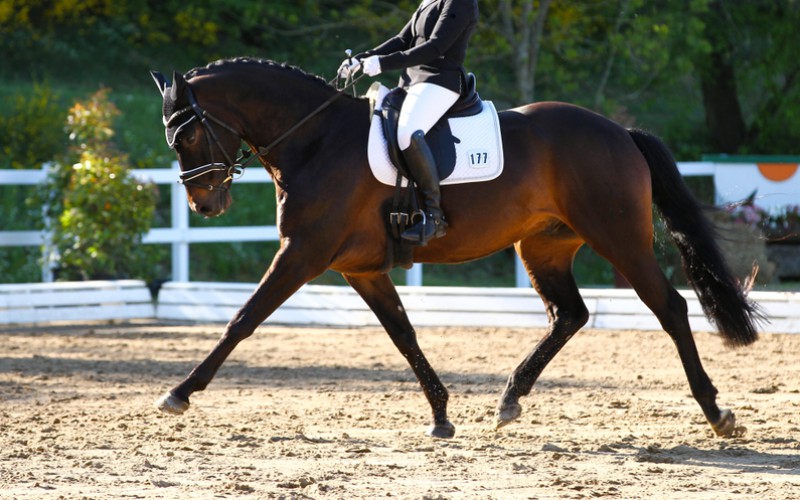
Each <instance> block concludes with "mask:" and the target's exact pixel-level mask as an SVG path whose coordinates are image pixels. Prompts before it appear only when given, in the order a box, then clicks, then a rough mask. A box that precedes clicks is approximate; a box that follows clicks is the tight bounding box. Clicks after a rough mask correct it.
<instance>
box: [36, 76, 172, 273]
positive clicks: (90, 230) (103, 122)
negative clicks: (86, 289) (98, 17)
mask: <svg viewBox="0 0 800 500" xmlns="http://www.w3.org/2000/svg"><path fill="white" fill-rule="evenodd" d="M118 114H119V112H118V111H117V108H116V107H115V106H114V105H113V104H112V103H111V102H110V101H109V99H108V89H101V90H99V91H98V92H96V93H95V94H94V95H92V96H91V97H90V98H89V99H88V100H87V101H86V102H77V103H76V104H75V105H74V106H73V107H72V108H71V109H70V110H69V115H68V120H67V132H68V133H69V139H70V141H71V143H72V149H71V154H70V155H69V158H70V159H71V160H72V161H66V162H62V163H58V164H56V166H55V168H54V169H53V170H52V172H51V174H50V176H49V177H48V180H47V182H46V184H45V185H44V186H43V190H42V196H41V198H42V200H40V201H43V202H44V204H45V206H46V207H47V209H46V210H45V213H46V215H47V219H46V224H49V226H50V227H49V228H50V229H51V231H52V242H53V245H54V247H55V255H53V256H52V257H51V258H52V261H53V264H54V267H55V273H56V275H57V278H58V279H67V280H74V279H109V278H145V279H147V277H148V274H150V273H152V267H153V266H152V262H153V260H154V258H155V255H154V252H153V251H152V249H147V248H146V247H145V246H144V245H142V244H141V241H142V236H143V235H144V234H146V233H147V231H149V229H150V224H151V221H152V218H153V210H154V208H155V202H156V190H155V187H154V186H151V185H148V184H143V183H140V182H138V181H137V180H136V179H134V178H133V177H132V176H131V174H130V166H129V165H130V162H129V160H128V157H127V155H125V154H123V153H121V152H119V151H117V150H116V149H115V148H114V147H113V144H112V142H111V139H112V138H113V136H114V131H113V128H112V124H113V120H114V119H115V118H116V117H117V115H118Z"/></svg>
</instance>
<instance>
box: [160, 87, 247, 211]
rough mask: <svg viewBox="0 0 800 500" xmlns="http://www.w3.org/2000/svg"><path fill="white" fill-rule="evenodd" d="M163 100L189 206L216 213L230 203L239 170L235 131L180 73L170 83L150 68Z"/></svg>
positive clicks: (168, 133) (170, 142)
mask: <svg viewBox="0 0 800 500" xmlns="http://www.w3.org/2000/svg"><path fill="white" fill-rule="evenodd" d="M150 74H151V75H152V76H153V80H155V82H156V85H157V86H158V90H159V91H160V92H161V97H162V99H163V101H164V103H163V121H164V127H165V128H166V136H167V145H168V146H169V147H170V148H171V149H174V150H175V153H176V154H177V156H178V162H179V163H180V167H181V174H180V181H179V182H181V183H182V184H183V185H184V186H185V187H186V195H187V197H188V199H189V206H190V207H191V208H192V210H193V211H194V212H196V213H198V214H200V215H203V216H206V217H214V216H216V215H220V214H222V213H223V212H225V210H227V208H228V207H229V206H230V204H231V196H230V193H229V189H230V187H231V181H232V180H233V176H234V175H235V174H236V173H238V172H239V167H238V164H237V163H236V161H234V158H236V152H237V150H238V148H239V146H240V145H241V136H240V135H239V133H238V132H237V131H236V130H235V129H234V128H232V127H231V126H229V125H227V124H226V123H225V122H223V121H221V120H219V119H218V118H216V117H215V116H214V115H213V114H211V113H209V111H208V110H207V109H204V108H203V107H201V106H200V104H199V103H198V101H197V99H196V97H195V93H194V91H193V90H192V86H191V85H190V84H189V83H188V82H187V81H186V80H185V79H184V77H183V75H181V74H180V73H173V82H172V84H170V83H169V81H168V80H167V79H166V78H165V77H164V75H162V74H161V73H159V72H157V71H151V72H150Z"/></svg>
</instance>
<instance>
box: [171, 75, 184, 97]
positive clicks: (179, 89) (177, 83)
mask: <svg viewBox="0 0 800 500" xmlns="http://www.w3.org/2000/svg"><path fill="white" fill-rule="evenodd" d="M185 87H186V79H184V78H183V75H182V74H181V73H178V72H177V71H173V72H172V100H173V102H178V100H179V99H180V97H181V96H182V95H183V90H184V88H185Z"/></svg>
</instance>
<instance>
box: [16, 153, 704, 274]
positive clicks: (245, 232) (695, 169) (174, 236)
mask: <svg viewBox="0 0 800 500" xmlns="http://www.w3.org/2000/svg"><path fill="white" fill-rule="evenodd" d="M678 167H679V169H680V171H681V174H682V175H684V176H713V175H714V174H715V171H716V169H717V168H718V165H717V164H715V163H712V162H688V163H679V164H678ZM47 172H48V166H47V165H44V166H43V167H42V168H40V169H35V170H0V186H2V185H12V186H14V185H17V186H34V185H37V184H40V183H42V182H44V180H45V178H46V177H47ZM178 172H179V167H178V163H177V162H173V164H172V168H163V169H136V170H133V171H132V174H133V175H134V176H135V177H137V178H139V179H141V180H144V181H150V182H153V183H155V184H163V185H169V186H171V187H170V199H171V213H172V217H171V224H170V226H171V227H168V228H153V229H151V230H150V232H149V233H147V234H146V235H145V236H144V238H143V241H144V243H147V244H170V245H172V281H180V282H184V281H190V280H189V263H190V253H189V246H190V245H191V244H192V243H212V242H213V243H221V242H254V241H277V240H278V230H277V228H276V227H275V226H228V227H209V228H198V227H190V226H189V206H188V204H187V203H186V195H185V194H184V188H183V186H181V185H180V184H178V183H177V182H176V180H177V178H178ZM236 182H237V183H271V182H272V179H271V178H270V177H269V175H268V174H267V172H266V171H265V170H263V169H259V168H253V169H249V170H248V171H247V175H245V176H243V177H241V178H240V179H237V181H236ZM47 244H48V235H47V234H46V233H45V232H43V231H0V247H41V246H47ZM47 251H48V250H46V249H45V252H47ZM515 275H516V279H515V281H516V285H517V287H528V286H530V282H529V281H528V276H527V274H526V272H525V270H524V268H523V266H522V265H521V262H520V261H519V259H517V261H516V270H515ZM42 281H44V282H48V281H52V273H51V270H50V269H49V268H48V267H44V268H43V269H42ZM422 281H423V280H422V265H420V264H415V265H414V266H413V267H412V268H411V269H410V270H408V271H407V272H406V285H408V286H419V285H422Z"/></svg>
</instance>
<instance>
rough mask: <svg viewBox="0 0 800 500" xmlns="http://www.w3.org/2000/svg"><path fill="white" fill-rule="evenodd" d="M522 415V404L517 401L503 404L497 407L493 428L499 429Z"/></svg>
mask: <svg viewBox="0 0 800 500" xmlns="http://www.w3.org/2000/svg"><path fill="white" fill-rule="evenodd" d="M520 415H522V406H521V405H519V404H518V403H514V404H510V405H505V406H503V407H501V408H498V409H497V416H496V417H495V422H494V428H495V429H499V428H500V427H505V426H506V425H508V424H510V423H511V422H513V421H514V420H516V419H518V418H519V416H520Z"/></svg>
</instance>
